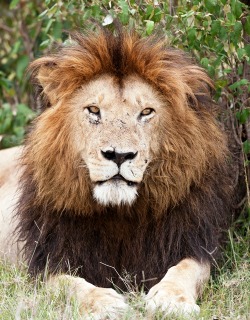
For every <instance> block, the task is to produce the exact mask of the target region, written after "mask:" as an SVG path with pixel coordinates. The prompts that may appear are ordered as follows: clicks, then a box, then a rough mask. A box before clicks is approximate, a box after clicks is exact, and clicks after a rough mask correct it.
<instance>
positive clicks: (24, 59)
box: [16, 55, 29, 80]
mask: <svg viewBox="0 0 250 320" xmlns="http://www.w3.org/2000/svg"><path fill="white" fill-rule="evenodd" d="M28 63H29V57H28V56H27V55H23V56H21V57H20V58H19V59H18V61H17V66H16V75H17V78H18V79H19V80H21V79H23V75H24V70H25V69H26V67H27V65H28Z"/></svg>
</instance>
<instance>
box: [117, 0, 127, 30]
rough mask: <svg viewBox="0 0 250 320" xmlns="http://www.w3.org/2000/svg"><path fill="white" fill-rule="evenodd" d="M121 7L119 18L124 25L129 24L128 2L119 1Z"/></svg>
mask: <svg viewBox="0 0 250 320" xmlns="http://www.w3.org/2000/svg"><path fill="white" fill-rule="evenodd" d="M118 5H119V7H120V8H121V9H122V12H121V13H120V14H119V18H120V20H121V22H122V24H127V23H128V21H129V6H128V3H127V1H125V0H119V1H118Z"/></svg>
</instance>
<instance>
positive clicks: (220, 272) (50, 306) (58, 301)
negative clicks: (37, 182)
mask: <svg viewBox="0 0 250 320" xmlns="http://www.w3.org/2000/svg"><path fill="white" fill-rule="evenodd" d="M249 239H250V232H249V229H247V231H245V234H244V235H243V236H242V235H239V234H236V233H234V236H233V237H232V236H231V237H230V241H229V244H228V248H227V249H226V250H225V253H224V259H223V262H222V265H221V267H220V268H219V267H217V268H216V270H214V272H213V274H212V276H211V278H210V281H209V283H208V285H207V287H206V288H205V290H204V293H203V296H202V298H201V300H200V301H199V305H200V307H201V313H200V315H199V317H197V318H195V317H192V319H202V320H206V319H209V320H229V319H232V320H235V319H238V320H249V319H250V254H249ZM127 298H128V301H129V303H130V306H131V307H132V309H131V310H130V311H129V312H128V313H127V314H126V315H124V317H123V318H122V319H121V320H129V319H133V320H137V319H138V320H139V319H149V318H147V317H146V314H145V308H144V304H143V300H142V299H141V297H140V294H139V293H135V292H133V291H132V292H130V293H129V294H128V296H127ZM0 319H1V320H2V319H3V320H11V319H15V320H23V319H32V320H40V319H41V320H46V319H49V320H53V319H55V320H58V319H65V320H68V319H84V317H81V315H80V313H79V310H78V305H77V303H76V301H74V300H72V299H69V298H67V294H66V292H65V291H64V289H62V290H61V291H53V292H52V291H51V290H50V289H48V287H46V286H45V284H44V283H43V282H42V281H40V280H36V281H34V280H31V279H30V278H29V276H28V274H27V272H26V269H25V268H17V267H15V266H13V265H9V264H7V263H6V262H1V263H0ZM151 319H152V318H151ZM154 319H155V320H156V319H157V320H159V319H162V316H161V314H158V315H156V316H155V318H154ZM168 319H171V320H175V319H180V318H177V317H174V316H170V317H169V318H168Z"/></svg>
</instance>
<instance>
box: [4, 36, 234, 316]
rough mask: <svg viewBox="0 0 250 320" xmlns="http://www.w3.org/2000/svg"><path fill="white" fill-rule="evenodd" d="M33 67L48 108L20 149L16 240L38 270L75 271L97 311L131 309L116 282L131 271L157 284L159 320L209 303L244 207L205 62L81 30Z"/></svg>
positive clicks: (154, 301) (58, 275)
mask: <svg viewBox="0 0 250 320" xmlns="http://www.w3.org/2000/svg"><path fill="white" fill-rule="evenodd" d="M29 70H30V72H31V75H32V78H33V82H34V84H35V86H37V91H38V93H39V107H40V109H41V114H40V115H39V116H38V117H37V119H36V120H35V122H34V123H33V126H32V128H31V130H30V133H29V134H28V137H27V141H26V143H25V147H24V149H23V152H22V161H21V163H22V168H21V169H20V170H21V171H22V176H21V179H20V197H19V200H18V203H17V206H16V219H17V223H18V226H17V229H16V236H17V239H18V243H20V244H21V245H22V246H23V251H22V252H23V257H24V259H25V261H26V262H27V263H28V266H29V271H30V273H31V274H33V275H36V274H38V273H43V272H45V271H46V272H48V273H49V274H50V275H51V280H50V281H52V282H53V283H58V282H60V281H61V280H62V279H66V280H67V282H68V285H69V286H70V287H71V288H73V290H74V292H75V295H76V297H77V299H78V300H79V301H80V304H81V307H82V309H83V310H88V311H90V312H91V313H92V315H93V316H94V317H95V318H96V319H99V318H100V319H103V318H104V317H105V315H106V314H107V315H109V316H112V317H113V318H116V317H118V318H119V314H120V313H121V312H123V311H124V310H126V308H127V304H126V301H125V300H124V297H123V296H122V295H121V294H119V293H117V292H116V291H114V289H111V288H109V287H111V286H112V282H113V283H114V284H115V285H117V286H118V287H120V288H123V282H122V281H121V279H120V277H119V276H117V274H120V275H122V274H123V272H124V271H126V272H128V273H129V274H130V275H131V278H132V279H134V281H135V282H136V283H137V285H138V286H141V285H143V286H144V288H145V290H146V292H147V291H148V290H149V291H148V293H147V295H146V298H145V301H146V307H147V310H148V312H149V313H150V314H152V313H154V312H155V311H156V310H157V309H160V310H162V312H163V313H165V314H167V313H169V312H172V311H178V312H181V313H184V314H189V313H191V312H193V311H196V312H197V311H199V307H198V306H197V304H196V299H197V296H198V295H199V294H200V292H201V290H202V286H203V283H204V282H206V280H207V279H208V277H209V272H210V264H211V262H212V260H213V259H214V257H215V256H216V254H217V252H218V248H219V246H220V238H221V235H222V231H223V230H225V228H226V227H227V223H228V221H229V220H230V212H231V205H232V204H231V200H230V199H231V194H232V183H231V181H230V178H229V169H228V165H227V161H226V160H227V157H228V151H227V147H226V143H225V137H224V134H223V133H222V132H221V130H220V129H219V126H218V124H217V121H216V119H215V115H214V111H213V110H214V108H213V102H212V100H211V96H210V91H211V87H212V83H211V80H210V79H209V78H208V76H207V75H206V73H205V72H204V70H202V69H201V68H199V67H197V66H195V65H193V64H192V63H191V62H190V59H188V58H187V57H185V55H184V54H183V53H181V52H179V51H177V50H173V49H166V48H165V46H164V43H163V42H162V41H159V40H156V39H155V38H153V37H151V38H139V37H138V36H137V35H136V34H133V33H126V32H120V33H119V34H118V35H112V34H110V33H109V32H108V31H100V32H98V33H89V34H88V35H82V34H79V33H75V34H74V35H73V36H72V41H71V42H70V44H67V45H65V46H62V47H61V48H59V49H58V51H57V52H56V53H53V54H50V55H48V56H45V57H42V58H39V59H37V60H36V61H34V62H32V63H31V65H30V67H29ZM2 152H5V153H6V154H7V153H8V152H11V153H13V151H2ZM4 157H5V156H4ZM11 159H13V156H12V154H11ZM3 161H4V159H3ZM13 161H14V160H12V161H9V162H8V164H7V167H8V166H9V171H10V173H9V175H10V176H13V174H15V172H14V171H13V169H12V166H15V161H14V163H13ZM19 172H20V171H19ZM3 175H4V176H5V177H4V178H3V179H2V180H0V181H2V184H3V185H2V188H3V189H4V188H8V186H11V187H9V189H11V190H15V188H16V182H15V183H14V185H13V179H14V181H16V180H17V179H16V178H13V179H12V180H11V179H8V177H6V175H8V171H7V169H4V171H3ZM3 191H4V190H3ZM3 191H2V192H1V197H2V198H4V197H5V198H4V199H3V200H1V214H2V218H1V219H2V220H4V221H5V227H4V228H3V227H2V234H1V237H2V240H1V243H5V245H4V247H2V248H1V250H2V251H4V252H5V254H9V252H10V253H11V252H12V250H13V247H11V248H10V247H7V246H6V238H7V237H8V235H7V236H6V232H3V229H4V230H5V231H6V230H8V232H10V231H9V227H8V226H7V224H8V223H9V225H11V226H12V222H11V223H10V222H8V221H9V220H10V218H9V217H10V209H9V208H10V200H8V199H10V194H9V193H7V194H6V193H4V192H3ZM6 197H9V198H8V199H7V198H6ZM6 199H7V200H6ZM6 219H7V220H6ZM12 257H13V254H12ZM69 273H70V274H69ZM72 273H73V274H74V276H72Z"/></svg>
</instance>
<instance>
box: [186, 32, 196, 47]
mask: <svg viewBox="0 0 250 320" xmlns="http://www.w3.org/2000/svg"><path fill="white" fill-rule="evenodd" d="M187 38H188V41H189V44H191V45H193V44H194V41H195V40H196V29H195V28H192V29H189V30H188V34H187Z"/></svg>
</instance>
